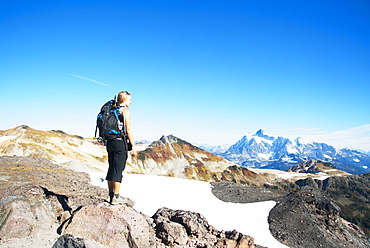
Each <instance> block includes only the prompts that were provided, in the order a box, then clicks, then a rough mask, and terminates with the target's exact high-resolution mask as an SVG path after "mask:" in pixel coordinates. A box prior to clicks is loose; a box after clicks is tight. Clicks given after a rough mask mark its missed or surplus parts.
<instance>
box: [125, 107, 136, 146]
mask: <svg viewBox="0 0 370 248" xmlns="http://www.w3.org/2000/svg"><path fill="white" fill-rule="evenodd" d="M123 120H124V121H123V123H124V125H125V130H126V134H127V138H128V141H129V142H130V144H131V145H132V147H134V135H133V134H132V130H131V118H130V110H129V109H127V108H126V109H124V110H123Z"/></svg>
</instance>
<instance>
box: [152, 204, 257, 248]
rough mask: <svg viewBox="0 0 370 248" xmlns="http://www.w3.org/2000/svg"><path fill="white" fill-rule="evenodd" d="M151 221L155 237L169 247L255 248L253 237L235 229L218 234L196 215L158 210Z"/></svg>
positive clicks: (180, 211) (179, 211)
mask: <svg viewBox="0 0 370 248" xmlns="http://www.w3.org/2000/svg"><path fill="white" fill-rule="evenodd" d="M153 219H154V222H155V224H156V233H157V237H158V238H160V239H161V240H162V241H163V242H164V243H165V244H166V245H169V246H171V247H178V248H180V247H215V248H222V247H230V248H231V247H235V248H247V247H255V246H254V239H253V238H252V237H250V236H247V235H243V234H242V233H239V232H237V231H236V230H233V231H230V232H225V231H217V230H216V229H215V228H214V227H213V226H211V225H210V224H209V223H208V222H207V220H206V219H205V218H204V217H203V216H202V215H201V214H198V213H193V212H188V211H182V210H171V209H168V208H161V209H159V210H158V211H157V212H156V213H155V214H154V216H153Z"/></svg>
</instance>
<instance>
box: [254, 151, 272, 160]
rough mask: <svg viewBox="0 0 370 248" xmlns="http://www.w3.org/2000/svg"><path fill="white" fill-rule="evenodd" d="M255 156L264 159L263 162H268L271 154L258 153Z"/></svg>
mask: <svg viewBox="0 0 370 248" xmlns="http://www.w3.org/2000/svg"><path fill="white" fill-rule="evenodd" d="M257 156H258V157H259V158H262V159H265V160H269V159H270V157H271V152H270V153H258V154H257Z"/></svg>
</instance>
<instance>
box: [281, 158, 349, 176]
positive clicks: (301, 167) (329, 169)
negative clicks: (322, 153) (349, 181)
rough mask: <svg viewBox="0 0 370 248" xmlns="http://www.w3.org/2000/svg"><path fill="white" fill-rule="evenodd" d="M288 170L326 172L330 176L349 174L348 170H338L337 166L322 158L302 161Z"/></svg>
mask: <svg viewBox="0 0 370 248" xmlns="http://www.w3.org/2000/svg"><path fill="white" fill-rule="evenodd" d="M288 172H299V173H314V174H317V173H324V174H327V175H330V176H348V175H350V174H348V173H347V172H344V171H341V170H338V169H336V168H335V166H334V165H333V164H331V163H328V162H323V161H320V160H308V161H304V162H302V163H299V164H296V165H294V166H292V167H290V168H289V169H288Z"/></svg>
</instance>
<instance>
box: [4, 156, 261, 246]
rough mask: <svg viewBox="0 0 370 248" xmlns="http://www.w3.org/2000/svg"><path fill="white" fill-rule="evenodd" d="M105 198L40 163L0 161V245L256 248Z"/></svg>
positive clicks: (79, 179) (186, 219)
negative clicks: (150, 214) (147, 214)
mask: <svg viewBox="0 0 370 248" xmlns="http://www.w3.org/2000/svg"><path fill="white" fill-rule="evenodd" d="M40 179H41V180H40ZM106 195H107V192H105V190H103V189H101V188H99V187H96V186H93V185H90V184H89V178H88V176H87V174H85V173H81V172H75V171H72V170H68V169H65V168H63V167H60V166H58V165H55V164H52V163H51V162H50V161H48V160H45V159H37V158H32V157H16V156H12V157H0V237H1V241H0V242H1V243H0V245H6V246H7V247H10V248H12V247H14V248H15V247H26V246H30V247H45V246H46V247H51V246H53V247H54V248H59V247H66V246H65V245H66V244H69V245H71V246H68V247H90V248H104V247H129V248H135V247H144V248H145V247H161V248H162V247H163V248H165V247H175V248H176V247H177V248H180V247H230V248H231V247H239V248H243V247H258V246H256V245H255V244H254V240H253V238H252V237H249V236H247V235H244V234H241V233H239V232H237V231H235V230H234V231H218V230H216V229H215V228H213V227H212V226H211V225H210V224H209V223H208V222H207V220H206V219H205V218H204V217H203V216H201V215H200V214H197V213H192V212H188V211H181V210H171V209H166V208H163V209H159V210H158V211H157V213H156V214H155V215H154V216H153V217H149V216H146V215H144V214H142V213H140V212H138V211H136V210H135V209H134V208H133V207H132V206H133V202H132V201H131V200H130V199H126V200H127V204H124V205H120V206H111V205H110V204H108V203H107V202H105V198H106ZM97 216H99V218H97Z"/></svg>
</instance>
